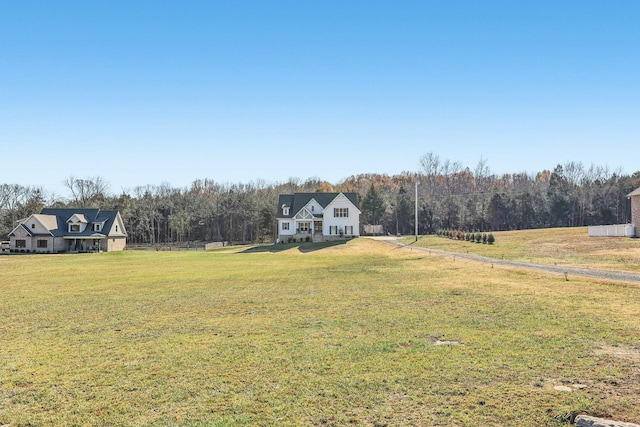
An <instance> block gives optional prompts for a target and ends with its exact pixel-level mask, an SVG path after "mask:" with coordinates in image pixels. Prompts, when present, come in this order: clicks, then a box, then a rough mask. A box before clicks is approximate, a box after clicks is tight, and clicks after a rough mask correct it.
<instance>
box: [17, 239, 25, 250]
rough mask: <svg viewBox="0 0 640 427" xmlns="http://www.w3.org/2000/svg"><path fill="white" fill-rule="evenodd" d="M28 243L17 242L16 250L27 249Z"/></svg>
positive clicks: (23, 241)
mask: <svg viewBox="0 0 640 427" xmlns="http://www.w3.org/2000/svg"><path fill="white" fill-rule="evenodd" d="M26 247H27V241H26V240H16V248H26Z"/></svg>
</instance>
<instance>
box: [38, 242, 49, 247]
mask: <svg viewBox="0 0 640 427" xmlns="http://www.w3.org/2000/svg"><path fill="white" fill-rule="evenodd" d="M38 247H39V248H46V247H47V241H46V240H38Z"/></svg>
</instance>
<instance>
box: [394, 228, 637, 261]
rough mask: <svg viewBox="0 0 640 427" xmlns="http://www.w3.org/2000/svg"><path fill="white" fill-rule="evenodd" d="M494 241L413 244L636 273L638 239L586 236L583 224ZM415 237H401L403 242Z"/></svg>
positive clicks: (428, 239) (424, 239)
mask: <svg viewBox="0 0 640 427" xmlns="http://www.w3.org/2000/svg"><path fill="white" fill-rule="evenodd" d="M493 235H494V236H495V238H496V243H495V244H493V245H484V244H477V243H469V242H466V241H459V240H452V239H448V238H444V237H437V236H433V235H431V236H421V237H420V238H419V239H418V242H417V243H416V244H417V245H419V246H426V247H430V248H434V249H442V250H450V251H456V252H466V253H472V254H477V255H483V256H487V257H491V258H503V259H510V260H517V261H526V262H533V263H538V264H551V265H553V264H557V265H567V266H575V267H588V268H596V269H605V270H623V271H631V272H640V239H635V238H629V237H589V235H588V230H587V227H572V228H548V229H539V230H517V231H499V232H495V233H493ZM414 240H415V238H409V237H407V238H404V239H402V241H404V242H405V243H412V242H414Z"/></svg>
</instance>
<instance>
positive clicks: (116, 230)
mask: <svg viewBox="0 0 640 427" xmlns="http://www.w3.org/2000/svg"><path fill="white" fill-rule="evenodd" d="M117 232H118V226H117V225H116V233H117Z"/></svg>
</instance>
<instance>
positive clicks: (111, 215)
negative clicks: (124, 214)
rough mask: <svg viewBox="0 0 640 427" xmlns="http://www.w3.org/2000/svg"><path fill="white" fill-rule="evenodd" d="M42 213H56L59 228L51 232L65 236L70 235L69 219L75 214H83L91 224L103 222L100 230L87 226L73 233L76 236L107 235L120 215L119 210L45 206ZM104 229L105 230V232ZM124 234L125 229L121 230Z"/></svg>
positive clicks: (57, 235)
mask: <svg viewBox="0 0 640 427" xmlns="http://www.w3.org/2000/svg"><path fill="white" fill-rule="evenodd" d="M40 213H41V214H42V215H55V217H56V220H57V222H58V228H57V229H55V230H50V231H51V234H53V235H54V236H56V237H63V236H65V235H68V234H69V233H68V232H67V230H68V227H67V221H68V220H69V218H71V217H72V216H74V215H83V216H84V217H85V219H86V220H87V222H88V223H89V224H93V223H101V224H102V226H101V227H100V231H93V227H87V228H86V229H85V230H84V231H83V232H82V233H73V235H74V236H78V237H83V236H84V237H86V236H95V235H103V236H106V235H107V234H106V233H107V232H108V231H109V230H111V226H112V225H113V223H114V222H115V220H116V218H117V217H118V211H102V210H100V209H74V208H70V209H55V208H44V209H42V212H40ZM103 230H104V232H103ZM119 232H122V234H123V235H124V234H126V232H125V231H124V230H120V231H119Z"/></svg>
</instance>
